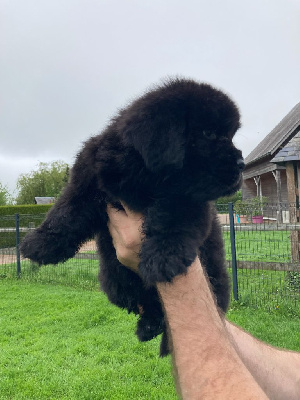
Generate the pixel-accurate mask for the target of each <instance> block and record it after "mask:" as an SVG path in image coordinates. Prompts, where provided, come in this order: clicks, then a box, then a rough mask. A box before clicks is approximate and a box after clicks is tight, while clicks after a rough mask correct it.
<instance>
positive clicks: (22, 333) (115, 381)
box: [0, 279, 300, 400]
mask: <svg viewBox="0 0 300 400" xmlns="http://www.w3.org/2000/svg"><path fill="white" fill-rule="evenodd" d="M0 293H1V294H0V296H1V301H0V348H1V356H0V398H1V399H3V400H6V399H14V400H19V399H37V400H38V399H72V400H73V399H89V400H90V399H107V400H110V399H162V400H167V399H176V398H177V397H176V393H175V389H174V385H173V378H172V372H171V370H172V369H171V363H170V358H169V357H168V358H165V359H160V358H159V357H158V351H159V339H155V340H153V341H151V342H148V343H139V342H138V340H137V339H136V337H135V335H134V330H135V323H136V317H134V316H132V315H128V314H127V313H126V312H125V311H122V310H119V309H118V308H116V307H114V306H113V305H111V304H109V303H108V301H107V299H106V297H105V296H104V294H103V293H99V292H97V291H86V290H82V289H80V288H71V287H64V286H61V285H44V284H40V283H30V282H26V281H22V280H20V281H13V280H10V279H3V280H1V281H0ZM291 309H293V310H294V311H293V312H286V310H287V309H286V310H283V309H274V310H273V311H269V312H264V311H262V310H253V309H250V308H247V307H245V306H241V305H240V304H237V303H232V305H231V308H230V310H229V313H228V317H229V319H230V320H232V321H234V322H236V323H238V324H239V325H241V326H243V327H244V328H245V329H247V330H248V331H250V332H252V333H254V334H255V335H256V336H257V337H259V338H260V339H262V340H265V341H267V342H269V343H271V344H273V345H275V346H282V347H286V348H289V349H292V350H298V351H300V336H299V331H300V318H299V317H300V309H299V308H291Z"/></svg>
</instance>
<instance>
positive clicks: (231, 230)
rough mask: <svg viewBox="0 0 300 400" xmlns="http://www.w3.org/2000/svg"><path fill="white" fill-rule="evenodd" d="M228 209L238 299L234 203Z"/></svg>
mask: <svg viewBox="0 0 300 400" xmlns="http://www.w3.org/2000/svg"><path fill="white" fill-rule="evenodd" d="M228 211H229V224H230V243H231V261H232V289H233V297H234V300H238V299H239V288H238V277H237V263H236V249H235V230H234V212H233V203H228Z"/></svg>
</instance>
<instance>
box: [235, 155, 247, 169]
mask: <svg viewBox="0 0 300 400" xmlns="http://www.w3.org/2000/svg"><path fill="white" fill-rule="evenodd" d="M236 163H237V166H238V169H239V170H240V171H241V172H242V171H244V169H245V161H244V159H243V158H239V159H238V160H237V162H236Z"/></svg>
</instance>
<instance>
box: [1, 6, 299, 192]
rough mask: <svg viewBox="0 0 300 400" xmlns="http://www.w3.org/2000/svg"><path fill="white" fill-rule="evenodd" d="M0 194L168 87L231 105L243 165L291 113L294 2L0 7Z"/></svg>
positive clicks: (295, 78) (295, 79) (295, 86)
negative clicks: (171, 80) (178, 80)
mask: <svg viewBox="0 0 300 400" xmlns="http://www.w3.org/2000/svg"><path fill="white" fill-rule="evenodd" d="M0 5H1V10H0V11H1V12H0V18H1V21H0V46H1V48H0V70H1V74H0V97H1V104H0V182H1V183H2V184H6V185H8V187H9V189H10V190H11V191H12V190H14V189H15V186H16V180H17V177H18V176H19V174H21V173H27V172H29V171H31V170H32V169H34V168H35V166H36V165H37V163H38V162H39V161H52V160H58V159H61V160H64V161H66V162H68V163H72V162H73V160H74V157H75V155H76V153H77V152H78V150H79V149H80V147H81V144H82V142H83V141H84V140H86V139H87V138H88V137H89V136H91V135H93V134H96V133H98V132H100V131H101V130H102V129H103V127H104V126H105V124H106V123H107V122H108V120H109V118H110V117H111V116H112V115H113V114H114V113H115V112H116V110H117V109H118V108H119V107H122V106H124V105H125V104H126V103H127V102H128V101H130V100H131V99H132V98H134V97H135V96H137V95H139V94H140V93H141V92H143V91H144V90H145V88H147V87H149V86H150V85H151V84H153V83H157V82H159V81H160V80H161V79H162V78H164V77H166V76H170V75H171V76H173V75H181V76H185V77H190V78H194V79H196V80H199V81H205V82H209V83H212V84H214V85H215V86H217V87H219V88H221V89H223V90H225V91H226V92H227V93H229V94H230V95H231V96H232V98H233V99H234V100H235V101H236V102H237V104H238V105H239V107H240V110H241V113H242V122H243V127H242V129H240V131H239V133H238V135H237V137H236V140H235V142H236V144H237V145H238V146H239V147H240V148H241V150H242V151H243V153H244V156H247V154H249V152H250V151H251V150H252V149H253V148H254V147H255V146H256V145H257V144H258V143H259V142H260V141H261V140H262V138H263V137H264V136H266V135H267V134H268V133H269V132H270V131H271V129H273V128H274V126H275V125H276V124H277V123H278V122H279V121H280V120H281V119H282V118H283V117H284V116H285V115H286V114H287V113H288V112H289V111H290V110H291V108H292V107H294V105H295V104H297V103H298V102H299V101H300V78H299V71H300V69H299V68H300V67H299V66H300V23H299V20H300V1H299V0H251V1H247V0H219V1H218V0H209V1H203V0H185V1H183V0H181V1H179V0H51V1H49V0H45V1H44V0H0Z"/></svg>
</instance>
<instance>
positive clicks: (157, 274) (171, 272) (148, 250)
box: [139, 236, 196, 286]
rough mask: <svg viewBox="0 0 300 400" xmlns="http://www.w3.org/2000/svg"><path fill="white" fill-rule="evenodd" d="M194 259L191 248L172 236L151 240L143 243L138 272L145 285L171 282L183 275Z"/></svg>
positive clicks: (194, 255)
mask: <svg viewBox="0 0 300 400" xmlns="http://www.w3.org/2000/svg"><path fill="white" fill-rule="evenodd" d="M195 258H196V251H195V249H194V248H193V246H192V245H189V243H184V242H183V241H181V240H176V237H174V236H173V237H172V238H171V239H169V238H167V239H164V238H151V239H147V240H145V242H144V243H143V246H142V251H141V262H140V266H139V271H140V274H141V276H142V279H143V281H144V282H145V283H146V285H149V286H151V285H154V284H155V283H156V282H171V281H172V279H173V278H174V277H175V276H177V275H180V274H183V273H185V272H186V270H187V267H189V266H190V265H191V264H192V262H193V261H194V260H195Z"/></svg>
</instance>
